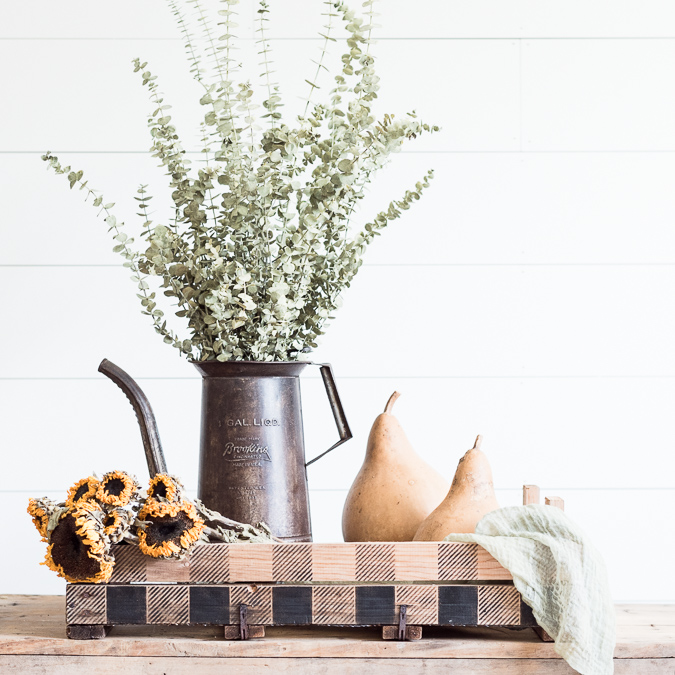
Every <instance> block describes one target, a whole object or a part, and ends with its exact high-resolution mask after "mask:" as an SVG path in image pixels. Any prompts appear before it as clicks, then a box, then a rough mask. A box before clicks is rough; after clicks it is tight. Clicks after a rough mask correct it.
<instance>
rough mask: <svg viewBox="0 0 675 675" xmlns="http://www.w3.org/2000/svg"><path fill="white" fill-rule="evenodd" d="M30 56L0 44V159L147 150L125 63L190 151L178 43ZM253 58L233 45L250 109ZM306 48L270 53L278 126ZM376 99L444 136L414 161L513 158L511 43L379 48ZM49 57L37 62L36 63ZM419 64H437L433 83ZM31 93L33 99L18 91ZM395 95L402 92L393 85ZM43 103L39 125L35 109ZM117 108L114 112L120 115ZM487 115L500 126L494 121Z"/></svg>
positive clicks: (332, 63) (32, 51) (141, 95)
mask: <svg viewBox="0 0 675 675" xmlns="http://www.w3.org/2000/svg"><path fill="white" fill-rule="evenodd" d="M44 49H45V50H46V51H43V49H36V46H35V44H33V43H32V42H30V41H26V42H21V41H19V42H14V41H4V42H2V41H0V60H1V61H3V62H5V61H7V62H9V61H14V62H16V63H21V68H20V69H17V68H14V69H11V68H6V69H3V71H2V73H0V86H1V87H2V88H3V89H4V90H5V91H10V92H13V93H14V95H12V96H11V97H9V98H8V101H7V105H6V106H5V108H4V110H3V121H4V124H3V125H2V128H0V148H2V149H3V150H4V151H9V150H35V151H40V152H42V151H45V150H47V149H53V150H58V149H66V150H105V149H109V150H144V149H145V148H147V147H148V146H149V145H150V142H149V135H148V131H147V128H146V117H147V114H148V112H151V111H152V110H153V109H154V106H152V105H151V104H150V103H149V102H148V100H147V92H146V91H145V90H144V88H143V87H142V86H141V80H140V75H139V74H138V73H133V72H132V71H133V68H132V64H131V60H132V59H133V58H134V57H140V58H142V59H143V60H147V61H148V68H149V69H150V70H151V71H152V72H153V73H155V74H156V75H157V76H158V77H159V80H158V82H159V86H160V89H161V90H162V91H164V92H165V102H166V103H169V104H171V105H172V106H173V109H172V111H171V114H172V116H173V120H174V122H175V123H176V126H177V129H178V131H179V133H180V134H181V137H182V139H183V144H184V146H185V147H186V148H188V149H193V150H197V151H198V150H199V149H200V148H201V143H200V142H199V138H200V136H199V122H200V121H201V120H202V119H203V115H204V114H205V111H204V109H203V107H202V106H200V105H199V98H200V97H201V96H202V94H203V90H202V89H201V87H200V85H199V84H198V83H196V82H194V81H193V80H192V78H191V76H190V73H189V66H188V63H187V60H186V57H185V54H184V51H183V48H182V47H181V45H180V44H179V43H174V42H166V41H134V40H120V41H53V42H49V43H46V45H44ZM344 49H345V45H344V44H343V43H339V44H338V45H336V46H334V47H333V48H332V50H331V55H330V57H329V58H328V60H327V61H326V65H327V66H328V67H329V68H330V69H331V72H334V71H335V69H336V68H340V67H341V61H340V55H341V54H342V51H344ZM257 50H258V47H257V46H256V45H255V44H253V43H249V44H247V45H242V50H241V54H239V57H240V58H241V59H242V61H243V63H244V64H245V68H244V70H243V71H242V74H241V75H240V76H239V77H238V78H237V80H238V81H245V80H247V79H251V80H252V81H253V82H254V83H255V84H256V85H257V86H256V87H255V91H256V97H255V98H254V102H255V103H257V104H260V103H262V98H261V97H262V96H263V93H264V91H263V86H262V80H261V79H260V78H259V77H258V74H259V71H260V70H261V68H260V67H259V66H258V65H257V63H258V61H259V58H260V57H259V56H258V55H257ZM315 52H316V45H315V44H314V43H311V42H303V41H300V42H298V41H285V42H279V43H277V44H275V46H274V56H273V58H274V63H275V70H276V71H277V73H279V75H278V77H279V79H280V82H281V92H282V95H283V96H284V101H285V107H284V116H285V118H286V119H289V120H292V119H294V116H295V115H296V114H298V113H302V112H303V111H304V107H305V106H304V102H303V100H304V99H305V98H306V97H307V94H308V93H309V86H308V84H307V83H306V82H305V80H306V79H310V78H313V77H314V73H315V72H316V66H315V65H313V64H312V62H311V61H312V59H315V58H316V53H315ZM374 53H375V54H376V56H377V58H378V61H377V64H378V65H377V72H378V75H379V77H380V78H381V87H382V89H381V91H380V93H379V98H378V100H377V102H376V105H375V107H374V110H375V111H376V112H377V114H378V115H380V116H381V115H382V114H384V113H396V114H397V115H399V116H401V115H404V114H405V113H407V112H410V111H411V110H413V109H415V110H417V112H418V114H419V115H420V117H421V118H423V119H424V120H426V121H428V122H429V123H431V124H437V125H440V126H443V127H444V128H445V131H444V132H443V133H440V134H437V135H435V136H434V137H428V138H426V139H425V138H419V139H417V140H415V141H414V143H413V142H410V143H409V144H408V147H409V148H412V146H413V145H414V146H415V149H418V150H423V149H428V150H444V149H456V150H461V149H464V150H465V149H472V150H487V149H489V150H495V149H501V150H513V149H517V148H518V139H517V138H516V136H517V133H518V58H519V56H518V48H517V45H516V43H515V42H504V41H497V42H494V41H492V42H478V43H477V42H450V43H445V42H435V41H431V42H420V43H415V45H414V47H412V46H411V43H409V42H402V43H398V42H395V41H391V42H383V43H381V44H379V45H377V47H376V48H374ZM46 54H48V58H45V55H46ZM424 64H442V66H441V67H442V76H441V77H440V78H439V77H438V76H437V74H436V70H435V69H431V68H429V67H428V66H427V67H426V69H425V68H424ZM37 81H39V82H40V86H39V87H35V86H27V83H28V82H37ZM402 82H405V83H406V86H405V87H402V86H401V83H402ZM331 83H332V76H331V77H329V76H327V75H326V76H324V77H323V78H322V79H321V80H320V81H319V82H318V84H319V85H320V86H321V87H322V89H321V90H320V92H319V94H316V95H315V97H314V100H316V101H319V100H326V98H327V96H328V95H329V92H328V90H329V89H330V88H331V86H332V84H331ZM45 100H49V101H52V102H53V104H52V105H51V106H50V108H49V124H44V115H45V112H44V101H45ZM120 102H124V104H123V105H120ZM496 110H498V111H499V114H495V111H496Z"/></svg>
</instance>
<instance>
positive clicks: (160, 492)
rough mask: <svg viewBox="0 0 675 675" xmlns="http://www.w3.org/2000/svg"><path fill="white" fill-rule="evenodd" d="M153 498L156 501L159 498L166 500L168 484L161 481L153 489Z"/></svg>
mask: <svg viewBox="0 0 675 675" xmlns="http://www.w3.org/2000/svg"><path fill="white" fill-rule="evenodd" d="M152 496H153V497H154V498H155V499H158V498H159V497H162V498H163V499H166V483H164V481H159V482H158V483H157V484H156V485H155V486H154V487H153V488H152Z"/></svg>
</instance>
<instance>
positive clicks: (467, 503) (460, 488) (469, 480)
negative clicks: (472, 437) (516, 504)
mask: <svg viewBox="0 0 675 675" xmlns="http://www.w3.org/2000/svg"><path fill="white" fill-rule="evenodd" d="M481 441H482V437H481V436H478V437H477V438H476V442H475V443H474V446H473V448H471V450H469V451H468V452H467V453H466V454H465V455H464V457H462V459H460V460H459V464H458V465H457V471H456V472H455V477H454V479H453V481H452V486H451V487H450V491H449V492H448V494H447V496H446V497H445V499H444V500H443V501H442V502H441V503H440V504H439V505H438V507H437V508H436V509H435V510H434V511H433V512H432V513H431V514H430V515H429V517H428V518H426V519H425V520H424V522H423V523H422V524H421V525H420V526H419V529H418V530H417V532H416V533H415V538H414V540H415V541H443V539H445V537H447V536H448V535H449V534H456V533H459V532H473V531H474V530H475V529H476V525H477V524H478V521H479V520H480V519H481V518H482V517H483V516H484V515H485V514H486V513H489V512H490V511H494V510H495V509H498V508H499V504H498V503H497V498H496V496H495V490H494V485H493V484H492V470H491V469H490V464H489V462H488V459H487V457H486V456H485V453H484V452H483V451H482V450H481V449H480V445H481Z"/></svg>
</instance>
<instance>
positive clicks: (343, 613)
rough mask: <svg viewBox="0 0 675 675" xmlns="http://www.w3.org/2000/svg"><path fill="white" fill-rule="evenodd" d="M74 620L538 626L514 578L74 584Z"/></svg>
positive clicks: (69, 595) (70, 616)
mask: <svg viewBox="0 0 675 675" xmlns="http://www.w3.org/2000/svg"><path fill="white" fill-rule="evenodd" d="M66 605H67V622H68V623H69V624H77V623H86V624H92V625H93V624H107V625H116V624H182V625H186V624H212V625H232V624H235V625H236V624H238V623H239V616H240V614H239V610H240V606H241V605H246V606H247V617H248V623H249V624H251V625H309V624H314V625H350V624H366V625H368V624H369V625H394V624H395V623H396V622H397V621H398V616H399V612H400V607H401V605H406V607H407V611H408V623H409V624H411V625H445V626H448V625H450V626H533V625H536V623H535V622H534V618H533V617H532V612H531V611H530V610H529V608H528V607H527V606H526V605H524V604H523V602H522V600H521V598H520V595H519V593H518V591H516V589H515V588H514V587H513V586H512V585H509V584H499V585H495V584H490V585H486V584H442V583H441V584H438V583H435V584H423V583H415V584H386V583H380V584H376V585H368V584H349V585H347V584H345V585H343V584H330V585H328V584H323V585H322V584H314V585H312V584H302V585H295V584H266V585H263V584H259V585H255V584H218V585H214V586H209V585H207V584H101V585H95V584H69V585H68V587H67V590H66Z"/></svg>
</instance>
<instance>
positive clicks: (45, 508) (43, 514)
mask: <svg viewBox="0 0 675 675" xmlns="http://www.w3.org/2000/svg"><path fill="white" fill-rule="evenodd" d="M56 508H57V506H56V502H53V501H52V500H51V499H47V497H42V499H29V500H28V508H27V509H26V510H27V511H28V515H29V516H30V517H31V518H32V519H33V525H35V527H36V529H37V531H38V532H39V533H40V536H41V537H42V541H44V542H46V541H47V535H48V530H47V526H48V525H49V518H50V516H51V515H52V513H54V511H55V510H56Z"/></svg>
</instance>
